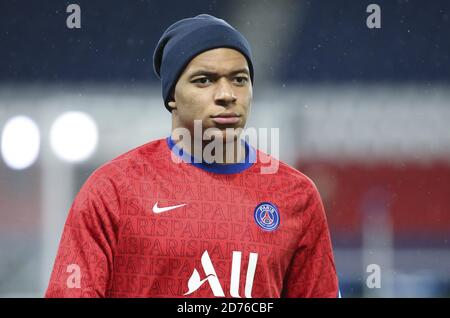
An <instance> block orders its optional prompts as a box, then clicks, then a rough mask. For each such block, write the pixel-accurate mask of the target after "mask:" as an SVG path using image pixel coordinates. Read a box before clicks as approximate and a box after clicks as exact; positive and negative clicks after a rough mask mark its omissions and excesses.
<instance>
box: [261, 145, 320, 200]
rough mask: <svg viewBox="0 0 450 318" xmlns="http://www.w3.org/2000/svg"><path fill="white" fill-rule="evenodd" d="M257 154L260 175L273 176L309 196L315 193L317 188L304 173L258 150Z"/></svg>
mask: <svg viewBox="0 0 450 318" xmlns="http://www.w3.org/2000/svg"><path fill="white" fill-rule="evenodd" d="M257 152H258V163H259V167H260V169H261V173H268V174H272V175H274V176H275V177H277V178H282V179H285V180H286V182H288V183H289V184H291V185H294V186H295V187H296V188H297V189H298V190H300V191H301V192H303V193H304V192H307V193H309V194H311V193H315V192H317V187H316V185H315V184H314V182H313V181H312V180H311V179H310V178H309V177H308V176H306V175H305V174H304V173H302V172H301V171H299V170H298V169H296V168H294V167H292V166H291V165H289V164H287V163H285V162H284V161H281V160H279V159H276V158H275V157H273V156H271V155H269V154H267V153H265V152H263V151H261V150H259V149H258V150H257ZM269 167H270V168H269ZM264 168H266V169H264ZM263 169H264V170H263Z"/></svg>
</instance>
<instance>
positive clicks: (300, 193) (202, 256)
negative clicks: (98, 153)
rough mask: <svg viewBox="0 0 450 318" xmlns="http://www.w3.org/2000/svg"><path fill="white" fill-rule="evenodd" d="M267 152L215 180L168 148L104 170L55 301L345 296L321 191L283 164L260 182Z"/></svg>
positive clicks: (89, 192)
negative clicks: (271, 211)
mask: <svg viewBox="0 0 450 318" xmlns="http://www.w3.org/2000/svg"><path fill="white" fill-rule="evenodd" d="M257 153H258V158H259V159H258V161H257V162H256V163H254V164H253V165H252V166H251V167H250V168H248V169H247V170H244V171H243V172H240V173H235V174H216V173H212V172H207V171H204V170H202V169H200V168H198V167H195V166H193V165H192V164H189V163H186V162H181V163H175V162H173V161H172V159H171V150H170V149H169V147H168V145H167V143H166V140H164V139H161V140H156V141H153V142H150V143H147V144H145V145H143V146H141V147H138V148H136V149H134V150H132V151H130V152H127V153H125V154H123V155H121V156H120V157H118V158H116V159H114V160H112V161H110V162H109V163H107V164H105V165H103V166H102V167H100V168H99V169H97V170H96V171H95V172H94V173H93V174H92V175H91V176H90V177H89V178H88V180H87V181H86V183H85V184H84V185H83V187H82V189H81V190H80V192H79V193H78V195H77V196H76V198H75V200H74V202H73V205H72V207H71V209H70V212H69V215H68V218H67V221H66V224H65V227H64V231H63V235H62V239H61V242H60V246H59V250H58V253H57V257H56V261H55V265H54V268H53V272H52V275H51V278H50V283H49V286H48V289H47V291H46V297H254V298H256V297H336V296H337V294H338V281H337V275H336V270H335V265H334V260H333V253H332V247H331V241H330V235H329V230H328V225H327V221H326V216H325V212H324V209H323V205H322V201H321V199H320V196H319V193H318V191H317V189H316V187H315V186H314V184H313V183H312V181H311V180H310V179H309V178H307V177H306V176H304V175H303V174H301V173H300V172H299V171H297V170H295V169H293V168H291V167H289V166H288V165H286V164H284V163H282V162H279V169H278V171H277V173H275V174H261V172H260V168H261V166H262V165H264V164H263V163H262V162H267V161H265V160H267V157H266V156H267V155H266V154H264V153H263V152H260V151H258V152H257ZM263 157H265V158H266V159H264V160H261V158H263ZM273 160H275V159H273ZM261 202H269V203H270V204H272V205H273V206H274V207H276V209H277V211H278V213H279V220H280V222H279V226H278V228H276V229H275V230H273V231H267V230H265V229H263V228H262V227H261V226H260V225H258V224H257V222H256V221H255V213H254V211H255V208H256V207H257V206H258V204H260V203H261ZM155 204H156V205H157V207H158V208H164V207H174V206H177V205H181V204H185V205H183V206H180V207H176V208H173V209H171V210H169V211H166V212H163V213H154V212H153V209H154V206H155ZM252 268H253V269H252ZM220 292H223V294H221V293H220ZM185 294H187V295H185Z"/></svg>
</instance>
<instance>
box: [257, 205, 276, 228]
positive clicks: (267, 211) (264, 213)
mask: <svg viewBox="0 0 450 318" xmlns="http://www.w3.org/2000/svg"><path fill="white" fill-rule="evenodd" d="M255 222H256V224H258V225H259V227H260V228H262V229H263V230H265V231H275V230H276V229H277V228H278V226H279V225H280V213H279V212H278V209H277V207H276V206H275V205H274V204H272V203H270V202H262V203H260V204H258V205H257V206H256V208H255Z"/></svg>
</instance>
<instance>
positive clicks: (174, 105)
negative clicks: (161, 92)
mask: <svg viewBox="0 0 450 318" xmlns="http://www.w3.org/2000/svg"><path fill="white" fill-rule="evenodd" d="M167 105H169V107H170V109H171V110H174V109H176V108H177V106H176V103H175V101H174V100H171V101H170V102H168V103H167Z"/></svg>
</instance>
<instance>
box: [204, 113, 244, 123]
mask: <svg viewBox="0 0 450 318" xmlns="http://www.w3.org/2000/svg"><path fill="white" fill-rule="evenodd" d="M240 117H241V115H240V114H238V113H234V112H224V113H220V114H217V115H214V116H211V118H212V120H213V121H214V122H215V123H216V124H220V125H230V124H236V123H238V122H239V120H240Z"/></svg>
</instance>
